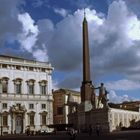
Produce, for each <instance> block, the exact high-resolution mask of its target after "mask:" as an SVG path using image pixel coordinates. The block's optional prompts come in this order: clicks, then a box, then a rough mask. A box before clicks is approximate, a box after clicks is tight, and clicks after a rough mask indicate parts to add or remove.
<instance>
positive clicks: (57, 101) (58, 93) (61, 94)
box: [53, 89, 81, 124]
mask: <svg viewBox="0 0 140 140" xmlns="http://www.w3.org/2000/svg"><path fill="white" fill-rule="evenodd" d="M69 94H72V97H73V101H74V102H77V103H80V100H81V99H80V93H79V92H77V91H73V90H68V89H58V90H55V91H54V92H53V99H54V102H53V110H54V117H53V118H54V124H59V123H63V124H67V123H68V113H69V107H68V105H67V102H68V96H69ZM59 109H60V110H62V112H61V111H60V113H59V111H58V110H59Z"/></svg>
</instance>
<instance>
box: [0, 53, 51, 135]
mask: <svg viewBox="0 0 140 140" xmlns="http://www.w3.org/2000/svg"><path fill="white" fill-rule="evenodd" d="M52 71H53V67H52V66H51V64H50V63H45V62H38V61H34V60H27V59H23V58H17V57H11V56H4V55H0V133H1V135H2V134H14V133H16V134H19V133H25V131H26V129H27V128H28V129H30V130H31V131H38V130H47V129H49V128H48V127H47V125H49V124H52V123H53V97H52Z"/></svg>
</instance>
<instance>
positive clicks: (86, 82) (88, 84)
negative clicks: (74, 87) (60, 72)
mask: <svg viewBox="0 0 140 140" xmlns="http://www.w3.org/2000/svg"><path fill="white" fill-rule="evenodd" d="M93 90H94V88H93V85H92V81H91V77H90V53H89V40H88V23H87V20H86V16H85V12H84V20H83V81H82V86H81V103H82V105H83V109H84V111H85V112H86V111H89V110H91V109H92V103H91V100H92V99H91V98H92V94H93Z"/></svg>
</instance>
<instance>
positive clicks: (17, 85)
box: [13, 78, 22, 94]
mask: <svg viewBox="0 0 140 140" xmlns="http://www.w3.org/2000/svg"><path fill="white" fill-rule="evenodd" d="M13 81H14V86H15V93H16V94H21V93H22V88H21V86H22V79H20V78H16V79H15V80H13Z"/></svg>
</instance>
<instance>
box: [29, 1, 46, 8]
mask: <svg viewBox="0 0 140 140" xmlns="http://www.w3.org/2000/svg"><path fill="white" fill-rule="evenodd" d="M43 5H48V0H34V1H33V2H32V6H33V7H34V8H38V7H41V6H43Z"/></svg>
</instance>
